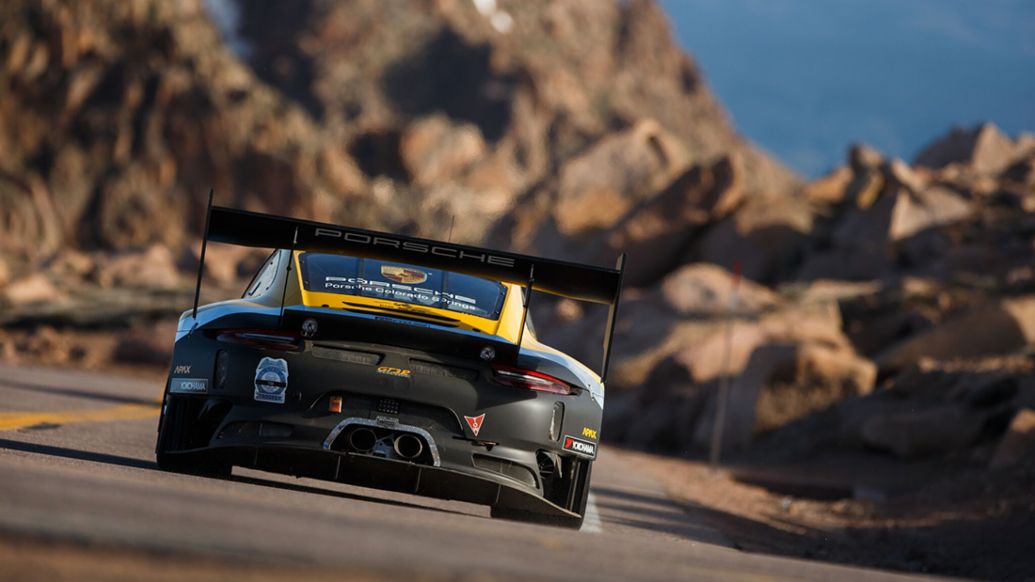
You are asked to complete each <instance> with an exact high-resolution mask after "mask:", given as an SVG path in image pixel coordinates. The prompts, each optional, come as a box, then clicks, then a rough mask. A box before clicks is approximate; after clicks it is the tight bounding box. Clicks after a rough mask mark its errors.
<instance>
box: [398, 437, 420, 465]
mask: <svg viewBox="0 0 1035 582" xmlns="http://www.w3.org/2000/svg"><path fill="white" fill-rule="evenodd" d="M393 448H394V449H395V454H397V455H399V456H400V457H402V458H404V459H415V458H417V457H419V456H420V454H421V453H422V452H424V443H423V442H422V441H421V440H420V438H418V437H416V436H414V435H412V434H408V433H402V434H400V435H399V436H397V437H395V443H394V446H393Z"/></svg>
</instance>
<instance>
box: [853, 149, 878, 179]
mask: <svg viewBox="0 0 1035 582" xmlns="http://www.w3.org/2000/svg"><path fill="white" fill-rule="evenodd" d="M883 161H884V156H883V155H882V154H881V153H880V152H879V151H877V150H876V149H874V148H873V147H871V146H868V145H866V144H862V143H857V144H852V146H851V147H850V148H849V149H848V167H850V168H851V169H852V172H854V173H855V174H862V173H865V172H868V171H872V170H876V169H877V168H878V167H879V166H880V165H881V163H882V162H883Z"/></svg>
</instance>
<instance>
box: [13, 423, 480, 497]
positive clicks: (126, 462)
mask: <svg viewBox="0 0 1035 582" xmlns="http://www.w3.org/2000/svg"><path fill="white" fill-rule="evenodd" d="M2 449H6V450H9V451H20V452H23V453H34V454H38V455H46V456H50V457H60V458H63V459H74V460H77V461H88V462H92V463H103V464H105V465H114V466H119V467H130V468H134V469H147V470H153V471H161V469H159V468H158V465H157V464H156V463H155V462H154V461H151V460H145V459H135V458H133V457H125V456H122V455H113V454H110V453H98V452H95V451H82V450H78V449H72V448H68V447H59V446H54V445H44V444H39V443H27V442H23V441H16V440H11V439H4V438H0V450H2ZM227 480H228V481H232V482H235V483H243V484H247V485H258V486H262V487H269V488H273V489H281V490H284V491H294V492H299V493H311V494H318V495H326V496H330V497H337V498H341V499H349V500H353V501H362V502H367V503H377V504H380V505H390V506H394V507H408V508H412V509H422V510H427V511H436V512H439V513H448V514H455V515H465V514H464V513H463V512H460V511H452V510H449V509H442V508H439V507H429V506H427V505H420V504H417V503H409V502H406V501H398V500H395V499H382V498H379V497H372V496H368V495H362V494H359V493H349V492H345V491H338V490H335V489H329V488H322V487H316V486H313V485H306V484H300V483H284V482H282V481H274V480H271V479H263V478H261V477H255V476H250V475H247V476H246V475H234V476H231V477H230V478H229V479H227Z"/></svg>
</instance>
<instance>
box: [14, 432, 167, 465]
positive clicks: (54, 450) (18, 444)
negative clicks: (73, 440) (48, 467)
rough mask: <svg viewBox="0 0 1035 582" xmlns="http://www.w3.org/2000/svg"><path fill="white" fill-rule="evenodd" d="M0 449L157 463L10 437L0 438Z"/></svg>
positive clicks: (79, 458) (120, 462)
mask: <svg viewBox="0 0 1035 582" xmlns="http://www.w3.org/2000/svg"><path fill="white" fill-rule="evenodd" d="M0 449H7V450H10V451H21V452H23V453H36V454H38V455H47V456H51V457H61V458H64V459H75V460H77V461H90V462H93V463H104V464H106V465H117V466H120V467H133V468H135V469H157V468H158V467H157V465H155V464H154V462H152V461H145V460H143V459H134V458H132V457H123V456H121V455H112V454H108V453H97V452H93V451H80V450H78V449H70V448H67V447H57V446H54V445H43V444H38V443H26V442H22V441H14V440H11V439H0Z"/></svg>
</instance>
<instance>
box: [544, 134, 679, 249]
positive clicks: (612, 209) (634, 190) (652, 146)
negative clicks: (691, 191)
mask: <svg viewBox="0 0 1035 582" xmlns="http://www.w3.org/2000/svg"><path fill="white" fill-rule="evenodd" d="M686 161H687V154H686V152H685V150H684V147H683V146H682V145H681V144H680V141H679V139H678V138H676V137H675V136H674V135H671V134H669V133H668V132H667V131H665V130H664V129H662V128H661V126H660V125H659V124H658V123H657V122H656V121H653V120H649V119H648V120H644V121H640V122H638V123H637V124H636V125H634V126H632V127H630V128H628V129H626V130H624V131H622V132H620V133H618V134H616V135H612V136H608V137H605V138H603V139H602V140H600V141H599V142H597V143H595V144H594V145H593V146H592V147H591V148H589V150H588V151H586V152H585V153H583V154H582V155H579V156H577V157H575V158H573V159H572V160H570V161H568V162H567V163H565V164H564V166H563V167H562V168H561V169H560V174H559V177H558V183H557V205H556V208H555V209H554V212H553V217H554V220H555V221H556V223H557V226H558V228H559V229H560V231H561V233H563V234H565V235H569V236H571V235H578V234H581V233H585V232H587V231H592V230H594V229H603V228H606V227H609V226H611V225H613V224H614V223H615V222H616V221H617V220H618V219H619V218H621V217H622V215H623V214H625V213H626V212H627V211H628V210H629V209H630V208H632V206H633V205H634V204H636V203H638V202H640V201H642V200H645V199H647V198H648V197H649V196H651V195H652V194H654V193H655V192H657V191H658V190H659V189H661V188H662V187H664V186H665V184H666V183H668V182H670V181H671V180H672V179H673V178H674V177H675V175H676V173H677V172H678V171H679V170H681V169H682V168H683V166H684V165H685V163H686Z"/></svg>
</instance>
